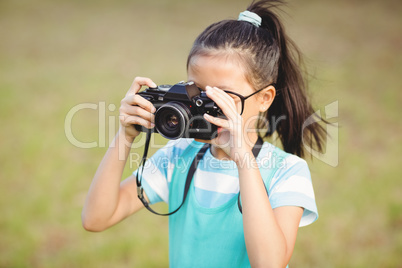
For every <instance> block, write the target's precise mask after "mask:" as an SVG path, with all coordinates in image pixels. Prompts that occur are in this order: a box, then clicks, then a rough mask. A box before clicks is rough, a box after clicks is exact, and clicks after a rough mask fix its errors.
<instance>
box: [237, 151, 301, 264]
mask: <svg viewBox="0 0 402 268" xmlns="http://www.w3.org/2000/svg"><path fill="white" fill-rule="evenodd" d="M245 157H249V159H250V163H249V164H247V165H244V162H239V163H243V165H240V164H239V165H238V167H239V168H238V170H239V180H240V192H241V198H242V207H243V228H244V236H245V241H246V247H247V253H248V256H249V259H250V263H251V264H252V266H253V267H285V266H286V265H287V264H288V263H289V260H290V257H291V256H292V253H293V248H294V245H295V242H296V235H297V230H298V227H299V223H300V219H301V217H302V215H303V208H301V207H292V206H289V207H279V208H276V209H272V207H271V204H270V202H269V198H268V195H267V192H266V190H265V185H264V182H263V180H262V178H261V174H260V171H259V169H258V168H256V167H257V163H256V162H255V161H256V160H255V158H254V157H253V155H252V152H251V151H250V153H249V155H248V156H246V155H245ZM238 160H239V161H242V160H241V159H238Z"/></svg>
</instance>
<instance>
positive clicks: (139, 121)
mask: <svg viewBox="0 0 402 268" xmlns="http://www.w3.org/2000/svg"><path fill="white" fill-rule="evenodd" d="M120 122H121V124H122V125H123V126H128V125H141V126H144V127H146V128H153V127H155V124H154V123H152V122H150V121H148V120H145V119H144V118H141V117H139V116H134V115H120Z"/></svg>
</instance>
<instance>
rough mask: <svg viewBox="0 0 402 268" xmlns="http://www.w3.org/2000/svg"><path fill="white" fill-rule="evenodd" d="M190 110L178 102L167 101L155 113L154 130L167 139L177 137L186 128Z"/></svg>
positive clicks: (181, 134)
mask: <svg viewBox="0 0 402 268" xmlns="http://www.w3.org/2000/svg"><path fill="white" fill-rule="evenodd" d="M190 118H191V113H190V110H189V108H188V107H187V106H185V105H184V104H182V103H180V102H174V101H172V102H168V103H166V104H164V105H162V106H161V107H160V108H159V109H158V111H157V112H156V114H155V127H156V130H157V131H158V132H159V133H160V134H161V135H162V136H163V137H165V138H167V139H171V140H173V139H178V138H181V137H183V135H184V134H185V133H186V131H187V130H188V125H189V120H190Z"/></svg>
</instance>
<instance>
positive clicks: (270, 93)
mask: <svg viewBox="0 0 402 268" xmlns="http://www.w3.org/2000/svg"><path fill="white" fill-rule="evenodd" d="M275 96H276V90H275V87H274V86H272V85H271V86H268V87H267V88H265V89H264V90H262V91H261V93H260V112H261V113H263V112H266V111H267V110H268V109H269V107H270V106H271V104H272V102H273V101H274V99H275Z"/></svg>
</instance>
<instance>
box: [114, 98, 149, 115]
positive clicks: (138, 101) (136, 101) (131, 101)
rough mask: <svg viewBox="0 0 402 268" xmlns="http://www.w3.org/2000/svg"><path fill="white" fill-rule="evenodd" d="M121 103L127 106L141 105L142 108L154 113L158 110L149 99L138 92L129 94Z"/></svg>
mask: <svg viewBox="0 0 402 268" xmlns="http://www.w3.org/2000/svg"><path fill="white" fill-rule="evenodd" d="M121 105H122V106H125V105H128V106H140V107H141V108H143V109H145V110H147V111H148V112H151V113H154V112H155V111H156V109H155V107H154V105H153V104H152V103H151V102H150V101H148V100H147V99H145V98H143V97H142V96H141V95H137V94H129V95H127V96H126V97H125V98H124V99H123V100H122V101H121Z"/></svg>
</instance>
